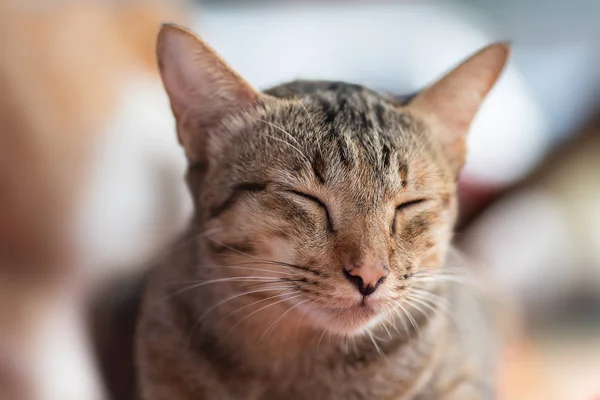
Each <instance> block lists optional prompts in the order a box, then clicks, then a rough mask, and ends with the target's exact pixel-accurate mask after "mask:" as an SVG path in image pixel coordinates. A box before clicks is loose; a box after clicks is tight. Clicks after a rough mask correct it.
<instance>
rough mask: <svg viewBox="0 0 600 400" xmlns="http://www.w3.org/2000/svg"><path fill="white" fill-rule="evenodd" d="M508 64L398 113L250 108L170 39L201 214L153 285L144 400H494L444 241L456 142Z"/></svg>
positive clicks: (489, 323) (242, 85)
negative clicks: (491, 399) (492, 399)
mask: <svg viewBox="0 0 600 400" xmlns="http://www.w3.org/2000/svg"><path fill="white" fill-rule="evenodd" d="M508 54H509V47H508V45H506V44H503V43H497V44H492V45H490V46H489V47H486V48H484V49H482V50H481V51H479V52H478V53H477V54H475V55H473V56H472V57H471V58H469V59H468V60H467V61H465V62H463V63H462V64H460V65H459V66H458V67H456V68H455V69H454V70H453V71H451V72H450V73H448V74H447V75H446V76H445V77H443V78H442V79H440V80H439V81H438V82H437V83H435V84H433V85H431V86H430V87H428V88H426V89H424V90H423V91H421V92H420V93H419V94H417V95H416V96H414V97H411V98H407V99H405V100H403V101H399V100H397V99H396V98H394V97H393V96H390V95H387V94H385V93H380V92H377V91H374V90H370V89H368V88H365V87H362V86H360V85H355V84H349V83H343V82H330V81H301V80H299V81H294V82H291V83H287V84H283V85H281V86H277V87H275V88H272V89H269V90H266V91H264V92H262V93H261V92H258V91H256V90H255V89H253V88H252V87H251V86H250V85H249V84H248V83H247V82H246V81H244V80H243V78H242V77H240V76H239V75H238V74H237V73H236V72H235V71H234V70H233V69H231V68H230V67H229V66H228V65H227V64H226V63H225V61H223V60H222V59H221V58H220V57H219V56H218V55H217V53H216V52H215V51H214V50H213V49H212V48H211V47H209V45H207V44H206V43H204V42H203V41H202V40H201V39H200V38H199V37H197V36H195V34H193V33H192V32H191V31H189V30H187V29H186V28H183V27H180V26H178V25H173V24H167V25H164V26H163V27H162V29H161V30H160V33H159V36H158V42H157V55H158V61H159V68H160V71H161V76H162V79H163V83H164V86H165V89H166V91H167V93H168V95H169V98H170V102H171V108H172V111H173V113H174V115H175V118H176V121H177V132H178V138H179V141H180V143H181V145H182V146H183V148H184V150H185V153H186V157H187V159H188V163H189V168H188V174H187V182H188V186H189V189H190V193H191V195H192V198H193V202H194V205H195V214H194V217H193V219H192V222H191V225H190V229H189V234H188V235H186V237H185V238H184V239H182V242H181V243H180V244H179V245H177V246H175V247H174V248H173V249H172V251H171V252H170V254H169V255H168V256H167V257H166V258H165V259H164V261H163V262H161V263H160V264H159V265H158V266H157V267H156V268H155V269H154V270H153V271H152V272H151V274H150V275H149V277H148V283H147V287H146V291H145V294H144V297H143V303H142V309H141V312H140V317H139V321H138V326H137V332H136V365H137V386H138V391H139V397H140V399H142V400H163V399H165V400H166V399H178V400H188V399H189V400H191V399H283V398H285V399H395V400H399V399H461V400H464V399H490V398H494V396H495V392H494V390H495V388H494V363H495V359H494V353H495V349H496V338H495V336H494V326H493V318H491V316H490V314H489V313H488V308H487V306H488V304H487V301H486V300H485V297H483V298H481V297H478V296H476V295H475V293H474V292H475V291H474V289H472V288H471V287H470V286H469V285H461V284H459V283H456V282H454V281H460V279H458V278H456V277H455V276H454V275H453V274H456V273H459V272H458V270H457V269H449V267H455V266H456V264H455V263H454V261H453V260H452V257H451V255H450V254H451V252H450V241H451V236H452V227H453V223H454V221H455V219H456V202H457V200H456V185H457V183H456V182H457V177H458V174H459V172H460V170H461V167H462V166H463V164H464V162H465V157H466V148H465V138H466V134H467V132H468V128H469V125H470V123H471V121H472V119H473V117H474V115H475V113H476V111H477V109H478V108H479V106H480V104H481V103H482V101H483V100H484V98H485V96H486V94H487V93H488V92H489V90H490V89H491V88H492V86H493V84H494V83H495V81H496V80H497V78H498V77H499V75H500V74H501V71H502V70H503V68H504V65H505V63H506V61H507V58H508ZM451 271H452V272H451Z"/></svg>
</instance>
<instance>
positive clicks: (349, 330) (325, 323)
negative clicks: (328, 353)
mask: <svg viewBox="0 0 600 400" xmlns="http://www.w3.org/2000/svg"><path fill="white" fill-rule="evenodd" d="M310 315H311V319H312V322H313V323H314V324H315V325H317V326H318V327H319V328H321V329H326V330H327V331H330V332H331V333H334V334H338V335H342V336H359V335H362V334H364V332H366V331H368V330H370V329H372V328H373V327H375V326H377V325H378V324H380V323H381V320H382V319H383V318H385V316H384V315H383V313H381V312H378V311H377V310H376V309H375V308H374V307H371V306H361V305H356V306H351V307H344V308H324V307H323V308H318V309H312V310H310Z"/></svg>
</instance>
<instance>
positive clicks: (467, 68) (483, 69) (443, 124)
mask: <svg viewBox="0 0 600 400" xmlns="http://www.w3.org/2000/svg"><path fill="white" fill-rule="evenodd" d="M509 52H510V48H509V46H508V45H507V44H504V43H496V44H492V45H490V46H488V47H485V48H484V49H482V50H480V51H479V52H478V53H476V54H474V55H473V56H471V57H470V58H469V59H467V60H466V61H464V62H463V63H462V64H460V65H459V66H458V67H456V68H455V69H454V70H452V71H451V72H450V73H448V74H447V75H445V76H444V77H443V78H441V79H440V80H439V81H437V82H436V83H434V84H433V85H431V86H429V87H428V88H426V89H425V90H423V91H422V92H421V93H419V94H418V95H417V96H416V97H415V98H414V99H413V100H412V101H411V102H410V103H409V105H408V107H409V109H412V110H416V111H417V112H418V114H419V115H422V116H424V117H425V118H427V117H432V118H430V119H429V120H430V121H431V122H432V123H433V124H434V125H433V126H432V129H433V131H434V133H436V134H437V135H438V138H439V140H440V141H441V143H442V145H443V146H444V150H445V152H446V154H447V156H448V158H449V160H450V162H451V164H452V166H453V167H454V168H456V170H457V172H458V171H459V170H460V168H462V166H463V164H464V162H465V157H466V135H467V132H468V130H469V126H470V125H471V122H472V121H473V118H474V117H475V114H476V112H477V110H478V109H479V106H480V105H481V103H482V102H483V100H484V99H485V97H486V95H487V94H488V92H489V91H490V89H491V88H492V86H493V85H494V83H495V82H496V80H497V79H498V77H499V76H500V73H501V72H502V70H503V69H504V66H505V64H506V61H507V59H508V55H509Z"/></svg>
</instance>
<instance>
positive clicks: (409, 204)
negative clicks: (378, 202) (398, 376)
mask: <svg viewBox="0 0 600 400" xmlns="http://www.w3.org/2000/svg"><path fill="white" fill-rule="evenodd" d="M426 201H427V200H426V199H415V200H410V201H407V202H404V203H402V204H400V205H398V206H397V207H396V211H402V210H405V209H407V208H410V207H413V206H416V205H418V204H422V203H425V202H426Z"/></svg>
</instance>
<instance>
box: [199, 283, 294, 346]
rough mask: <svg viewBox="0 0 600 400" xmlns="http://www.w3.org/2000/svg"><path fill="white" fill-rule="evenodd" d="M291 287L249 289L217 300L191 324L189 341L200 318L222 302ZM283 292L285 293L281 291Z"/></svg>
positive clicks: (200, 320)
mask: <svg viewBox="0 0 600 400" xmlns="http://www.w3.org/2000/svg"><path fill="white" fill-rule="evenodd" d="M291 288H292V287H290V286H280V287H274V288H267V289H258V290H251V291H247V292H243V293H238V294H236V295H234V296H230V297H228V298H226V299H225V300H223V301H220V302H218V303H217V304H215V305H214V306H212V307H210V308H209V309H208V310H206V311H205V312H204V313H203V314H202V315H201V316H200V317H199V318H198V320H197V321H196V323H195V324H194V326H192V328H191V329H190V334H189V340H190V343H191V340H192V336H193V333H194V330H195V329H196V327H197V326H198V325H199V324H200V322H202V320H203V319H204V318H205V317H206V316H207V315H208V314H209V313H211V312H212V311H214V310H216V309H217V308H218V307H220V306H222V305H223V304H225V303H227V302H228V301H231V300H234V299H237V298H239V297H242V296H246V295H249V294H254V293H264V292H270V291H274V290H279V291H281V290H289V289H291ZM283 294H285V293H283ZM279 295H280V294H278V295H277V296H279Z"/></svg>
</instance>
